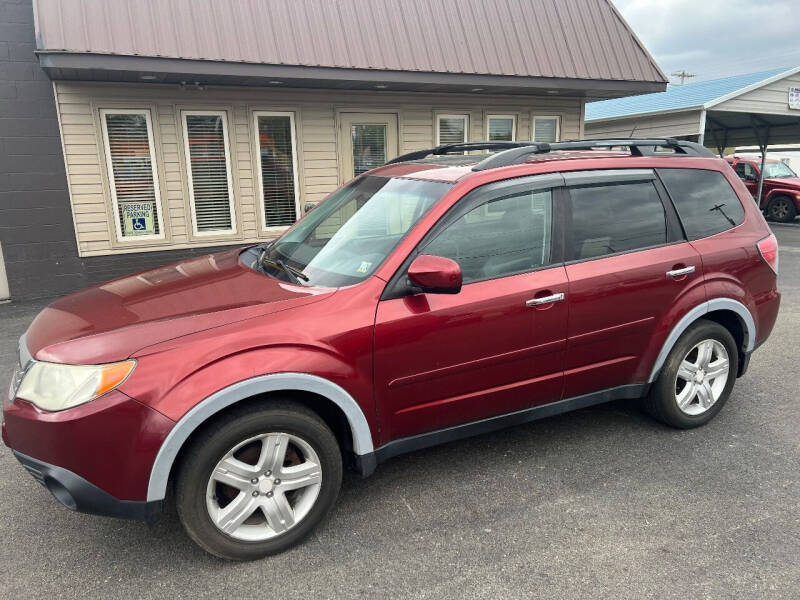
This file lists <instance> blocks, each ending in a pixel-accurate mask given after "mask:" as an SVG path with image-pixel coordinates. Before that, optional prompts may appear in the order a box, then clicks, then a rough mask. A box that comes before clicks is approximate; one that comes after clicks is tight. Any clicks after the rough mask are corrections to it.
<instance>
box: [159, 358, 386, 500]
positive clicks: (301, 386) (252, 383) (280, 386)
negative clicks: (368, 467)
mask: <svg viewBox="0 0 800 600" xmlns="http://www.w3.org/2000/svg"><path fill="white" fill-rule="evenodd" d="M277 391H304V392H312V393H314V394H318V395H320V396H324V397H325V398H327V399H328V400H330V401H331V402H334V403H335V404H336V405H337V406H338V407H339V408H341V409H342V411H343V412H344V414H345V417H346V418H347V422H348V423H349V425H350V431H351V433H352V435H353V450H354V452H355V453H356V454H358V455H363V454H371V453H372V452H373V450H374V448H373V445H372V432H371V431H370V428H369V423H368V422H367V418H366V417H365V416H364V412H363V411H362V410H361V407H360V406H359V405H358V403H357V402H356V401H355V399H354V398H353V397H352V396H351V395H350V394H348V393H347V392H346V391H345V390H344V388H342V387H341V386H339V385H337V384H335V383H333V382H332V381H329V380H327V379H324V378H322V377H318V376H316V375H309V374H307V373H275V374H272V375H261V376H259V377H253V378H252V379H245V380H244V381H239V382H237V383H234V384H232V385H229V386H228V387H226V388H223V389H221V390H219V391H217V392H214V393H213V394H211V395H210V396H208V397H207V398H205V399H204V400H203V401H202V402H200V403H198V404H196V405H195V406H194V407H192V409H191V410H189V412H187V413H186V414H185V415H183V417H181V418H180V419H179V420H178V422H177V423H175V426H174V427H173V428H172V429H171V430H170V432H169V434H168V435H167V437H166V438H165V439H164V441H163V442H162V443H161V448H160V449H159V450H158V454H157V455H156V458H155V461H154V462H153V466H152V468H151V469H150V482H149V484H148V486H147V500H148V502H149V501H153V500H163V499H164V496H165V495H166V492H167V481H168V479H169V474H170V471H171V470H172V465H173V463H174V462H175V459H176V458H177V456H178V452H180V449H181V448H182V447H183V445H184V443H186V440H187V439H189V436H190V435H191V434H192V433H193V432H194V431H195V430H196V429H197V428H198V427H199V426H200V425H202V424H203V423H204V422H205V421H206V420H207V419H209V418H210V417H212V416H213V415H215V414H216V413H218V412H219V411H221V410H223V409H225V408H227V407H229V406H231V405H232V404H235V403H237V402H239V401H241V400H245V399H247V398H251V397H253V396H255V395H258V394H263V393H265V392H277Z"/></svg>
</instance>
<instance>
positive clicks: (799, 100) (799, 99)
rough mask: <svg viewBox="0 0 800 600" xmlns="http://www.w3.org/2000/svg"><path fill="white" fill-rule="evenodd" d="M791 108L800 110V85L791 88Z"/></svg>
mask: <svg viewBox="0 0 800 600" xmlns="http://www.w3.org/2000/svg"><path fill="white" fill-rule="evenodd" d="M789 108H794V109H796V110H800V87H790V88H789Z"/></svg>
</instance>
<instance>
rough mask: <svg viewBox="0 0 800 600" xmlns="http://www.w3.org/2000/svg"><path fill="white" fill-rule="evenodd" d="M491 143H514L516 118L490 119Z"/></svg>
mask: <svg viewBox="0 0 800 600" xmlns="http://www.w3.org/2000/svg"><path fill="white" fill-rule="evenodd" d="M488 129H489V141H490V142H513V141H514V117H489V128H488Z"/></svg>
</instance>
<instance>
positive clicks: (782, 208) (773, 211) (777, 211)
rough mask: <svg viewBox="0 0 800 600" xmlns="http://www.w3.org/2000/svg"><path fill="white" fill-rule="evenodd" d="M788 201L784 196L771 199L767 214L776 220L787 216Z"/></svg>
mask: <svg viewBox="0 0 800 600" xmlns="http://www.w3.org/2000/svg"><path fill="white" fill-rule="evenodd" d="M789 210H790V208H789V201H788V200H786V199H784V198H777V199H776V200H773V201H772V205H771V206H770V210H769V213H770V214H769V216H770V217H772V218H773V219H775V220H776V221H783V220H785V219H786V218H787V217H788V216H789Z"/></svg>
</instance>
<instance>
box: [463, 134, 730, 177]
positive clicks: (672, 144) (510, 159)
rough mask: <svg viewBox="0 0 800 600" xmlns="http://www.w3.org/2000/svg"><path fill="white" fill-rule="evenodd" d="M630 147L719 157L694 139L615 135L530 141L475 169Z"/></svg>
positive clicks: (639, 152) (637, 152)
mask: <svg viewBox="0 0 800 600" xmlns="http://www.w3.org/2000/svg"><path fill="white" fill-rule="evenodd" d="M618 146H624V147H627V148H630V151H631V154H632V155H633V156H652V155H653V154H655V149H656V148H672V149H673V150H674V151H675V153H676V154H681V155H684V156H703V157H711V158H716V155H715V154H714V153H713V152H711V150H709V149H708V148H706V147H704V146H702V145H700V144H697V143H695V142H687V141H685V140H676V139H675V138H615V139H602V140H580V141H572V142H555V143H552V144H545V143H530V144H527V145H524V146H521V147H520V146H518V147H515V148H510V149H508V150H505V151H504V152H498V153H497V154H493V155H491V156H488V157H487V158H485V159H483V160H482V161H480V162H479V163H478V164H476V165H475V166H474V167H472V170H473V171H485V170H487V169H496V168H497V167H507V166H509V165H516V164H519V163H523V162H525V160H526V159H527V158H528V156H530V155H531V154H545V153H547V152H550V151H553V150H594V149H597V148H616V147H618Z"/></svg>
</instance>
